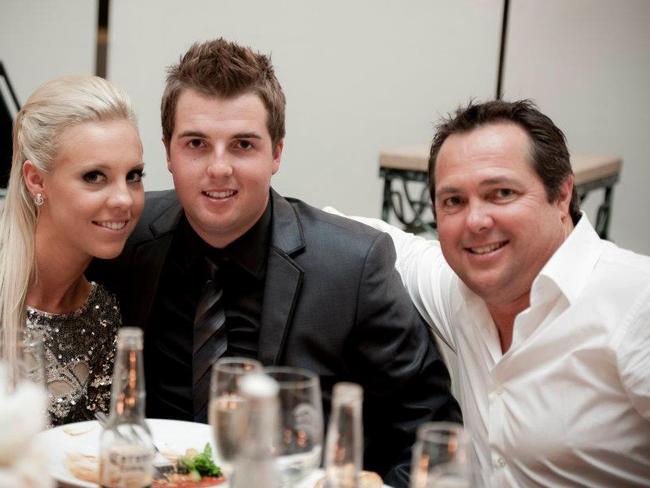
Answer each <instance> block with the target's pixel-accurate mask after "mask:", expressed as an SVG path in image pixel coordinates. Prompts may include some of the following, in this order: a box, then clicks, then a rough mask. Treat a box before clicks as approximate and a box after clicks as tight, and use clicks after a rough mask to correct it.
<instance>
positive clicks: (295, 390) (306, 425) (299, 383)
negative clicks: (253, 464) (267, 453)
mask: <svg viewBox="0 0 650 488" xmlns="http://www.w3.org/2000/svg"><path fill="white" fill-rule="evenodd" d="M264 372H265V373H266V374H267V375H269V376H270V377H271V378H273V379H274V380H275V381H277V383H278V386H279V392H278V399H279V402H280V439H279V444H278V446H277V449H276V453H277V456H278V458H277V459H278V467H279V470H280V472H281V478H282V480H281V485H282V486H283V487H291V486H294V485H295V484H296V483H298V482H299V481H301V480H303V479H304V478H305V477H306V476H308V475H309V474H310V473H311V472H312V471H314V470H315V469H316V468H317V467H318V466H319V464H320V460H321V452H322V449H323V406H322V402H321V391H320V381H319V379H318V376H317V375H316V374H315V373H312V372H311V371H308V370H306V369H300V368H292V367H287V366H273V367H268V368H265V369H264Z"/></svg>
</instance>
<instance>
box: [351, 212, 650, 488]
mask: <svg viewBox="0 0 650 488" xmlns="http://www.w3.org/2000/svg"><path fill="white" fill-rule="evenodd" d="M358 220H360V221H362V222H365V223H367V224H369V225H372V226H373V227H375V228H378V229H380V230H384V231H386V232H388V233H389V234H390V235H391V236H392V237H393V241H394V243H395V247H396V249H397V263H396V266H397V268H398V270H399V272H400V273H401V275H402V279H403V281H404V284H405V285H406V287H407V288H408V290H409V293H410V295H411V298H412V299H413V301H414V303H415V305H416V306H417V308H418V310H419V311H420V313H421V314H422V315H423V316H424V317H425V318H426V320H427V321H428V322H429V324H430V326H431V327H432V328H433V329H434V332H435V333H436V334H438V335H440V336H441V338H442V339H443V340H444V341H446V342H448V343H449V344H450V346H451V347H452V348H454V349H455V350H456V351H457V354H458V357H457V358H456V359H457V364H452V365H451V368H452V369H456V368H457V370H455V371H452V377H453V378H454V381H456V382H457V384H456V385H455V391H456V392H457V394H458V396H459V398H458V399H459V402H460V404H461V408H462V411H463V415H464V422H465V426H466V427H467V429H468V430H469V431H470V434H471V436H472V438H473V443H474V446H475V449H476V454H477V457H478V462H479V465H480V468H481V472H482V474H483V477H484V479H485V484H486V485H490V486H494V487H505V486H517V487H519V486H553V487H555V486H589V487H597V486H600V487H624V486H625V487H627V486H650V258H649V257H646V256H641V255H638V254H634V253H632V252H630V251H626V250H623V249H620V248H618V247H616V246H615V245H614V244H612V243H611V242H608V241H603V240H601V239H600V238H599V237H598V235H597V234H596V232H595V231H594V229H593V227H592V226H591V224H590V223H589V221H588V219H587V217H586V215H584V214H583V216H582V218H581V219H580V222H579V223H578V225H577V226H576V227H575V229H574V230H573V231H572V232H571V234H570V235H569V237H568V238H567V240H566V241H565V242H564V243H563V244H562V246H561V247H560V248H559V249H558V250H557V251H556V252H555V254H554V255H553V256H552V258H551V259H550V260H549V261H548V262H547V263H546V265H545V266H544V268H543V269H542V271H541V272H540V273H539V275H538V276H537V277H536V278H535V280H534V282H533V285H532V288H531V296H530V307H529V308H528V309H526V310H524V311H523V312H521V313H519V314H518V315H517V317H516V318H515V322H514V332H513V339H512V345H511V347H510V349H509V350H508V351H507V352H506V353H505V354H503V353H502V352H501V347H500V343H499V335H498V332H497V328H496V326H495V324H494V322H493V320H492V318H491V316H490V314H489V313H488V310H487V308H486V305H485V303H484V301H483V300H482V299H481V298H479V297H478V296H477V295H476V294H474V293H473V292H472V291H470V290H469V289H468V288H467V287H466V286H465V285H464V283H463V282H462V281H461V280H460V279H459V278H458V276H456V274H455V273H454V272H453V271H452V270H451V268H450V267H449V265H448V264H447V263H446V261H445V259H444V258H443V256H442V253H441V250H440V245H439V244H438V242H437V241H432V240H427V239H424V238H421V237H416V236H413V235H411V234H407V233H405V232H402V231H401V230H399V229H396V228H394V227H391V226H389V225H388V224H386V223H384V222H382V221H380V220H376V219H361V218H360V219H358ZM453 362H454V361H453V360H452V363H453Z"/></svg>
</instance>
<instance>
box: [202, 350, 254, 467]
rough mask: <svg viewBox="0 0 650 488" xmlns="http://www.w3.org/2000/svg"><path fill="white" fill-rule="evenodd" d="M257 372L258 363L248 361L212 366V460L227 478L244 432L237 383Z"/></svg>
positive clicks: (227, 361) (224, 361)
mask: <svg viewBox="0 0 650 488" xmlns="http://www.w3.org/2000/svg"><path fill="white" fill-rule="evenodd" d="M261 371H262V363H260V362H259V361H256V360H254V359H248V358H238V357H229V358H221V359H219V360H218V361H217V362H216V363H215V364H214V365H213V366H212V378H211V382H210V408H209V419H210V425H211V426H212V431H213V432H214V440H215V446H216V453H215V457H216V461H217V464H218V465H219V466H220V467H221V469H222V470H223V472H224V474H225V475H226V476H228V477H229V476H230V475H231V474H232V470H233V463H234V461H235V457H236V456H237V453H238V451H239V447H240V443H241V439H242V435H243V433H244V432H245V429H246V418H245V417H246V413H245V410H244V408H243V407H244V399H243V397H242V396H241V395H240V393H239V382H240V381H241V379H242V378H243V377H244V376H245V375H247V374H250V373H254V372H261Z"/></svg>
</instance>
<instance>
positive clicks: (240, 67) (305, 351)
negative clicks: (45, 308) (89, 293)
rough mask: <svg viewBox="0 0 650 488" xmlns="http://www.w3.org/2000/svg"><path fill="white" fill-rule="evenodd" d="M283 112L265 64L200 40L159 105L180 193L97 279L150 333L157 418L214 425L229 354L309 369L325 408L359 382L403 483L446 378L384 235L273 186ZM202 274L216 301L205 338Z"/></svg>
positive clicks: (369, 427)
mask: <svg viewBox="0 0 650 488" xmlns="http://www.w3.org/2000/svg"><path fill="white" fill-rule="evenodd" d="M284 108H285V99H284V94H283V93H282V89H281V87H280V85H279V83H278V81H277V79H276V77H275V75H274V72H273V68H272V66H271V63H270V61H269V59H268V58H267V57H266V56H262V55H260V54H256V53H254V52H253V51H251V50H250V49H248V48H244V47H241V46H238V45H236V44H233V43H230V42H227V41H225V40H222V39H219V40H216V41H210V42H205V43H202V44H195V45H194V46H192V47H191V48H190V50H189V51H188V52H187V53H186V54H185V55H184V56H183V57H182V59H181V61H180V63H179V64H178V65H175V66H173V67H172V68H171V69H170V71H169V75H168V78H167V86H166V89H165V93H164V95H163V100H162V125H163V142H164V144H165V148H166V150H167V159H168V161H167V164H168V168H169V171H170V172H171V173H172V175H173V178H174V186H175V192H174V191H166V192H157V193H152V194H148V195H147V199H146V205H145V211H144V214H143V218H142V219H141V221H140V224H139V226H138V228H137V229H136V231H135V232H134V234H133V236H132V237H131V239H130V240H129V242H128V244H127V248H126V250H125V252H124V253H123V255H122V256H121V258H120V259H119V260H118V261H117V262H113V263H110V266H109V267H104V270H103V271H104V273H103V276H100V275H98V278H99V279H101V280H103V281H102V282H104V283H107V284H108V285H111V286H112V287H113V289H115V290H116V291H117V292H118V293H119V295H120V299H121V303H122V309H123V313H124V323H125V324H127V325H137V326H141V327H144V328H145V370H146V384H147V407H148V408H147V412H148V415H149V416H155V417H163V418H178V419H189V420H197V421H205V419H206V408H207V401H208V384H209V376H210V374H209V373H210V365H211V364H213V363H214V362H215V361H216V360H217V359H218V358H219V357H220V356H221V355H222V354H226V355H230V356H247V357H253V358H257V359H259V360H261V361H262V362H263V363H264V364H267V365H271V364H282V365H290V366H297V367H303V368H307V369H310V370H312V371H315V372H316V373H318V374H319V375H320V378H321V385H322V387H323V396H324V401H325V411H326V413H327V412H328V411H329V402H330V399H331V389H332V386H333V384H334V383H336V382H338V381H353V382H357V383H360V384H361V385H363V387H364V390H365V391H364V405H365V410H364V432H365V435H366V452H365V467H366V469H371V470H375V471H378V472H380V473H381V474H382V475H384V476H385V481H386V482H387V483H389V484H391V485H393V486H395V487H398V486H404V487H406V486H408V471H409V453H410V446H411V445H412V443H413V442H414V433H415V429H416V427H417V426H418V425H419V424H420V423H422V422H424V421H427V420H458V418H459V416H458V411H457V405H456V404H455V401H454V400H453V398H452V397H451V396H450V392H449V377H448V373H447V370H446V368H445V366H444V363H443V362H442V361H441V359H440V357H439V356H438V353H437V352H436V350H435V348H434V347H433V346H432V344H431V341H430V338H429V336H428V330H427V327H426V324H425V323H424V322H423V321H421V319H420V317H419V315H418V313H417V311H416V310H415V309H414V307H413V306H412V303H411V302H410V299H409V297H408V294H407V293H406V291H405V290H404V288H403V285H402V284H401V282H400V279H399V275H398V274H397V272H396V271H395V269H394V259H395V254H394V248H393V246H392V244H391V242H390V238H388V237H387V236H385V235H384V234H382V233H380V232H377V231H375V230H373V229H370V228H368V227H366V226H363V225H360V224H357V223H354V222H350V221H348V220H346V219H341V218H339V217H334V216H331V215H329V214H326V213H323V212H321V211H319V210H317V209H314V208H312V207H310V206H308V205H306V204H305V203H303V202H301V201H298V200H292V199H285V198H283V197H281V196H280V195H278V194H277V193H275V192H274V191H273V190H272V189H271V187H270V182H271V177H272V176H273V174H275V173H276V172H277V171H278V169H279V166H280V158H281V155H282V149H283V146H284ZM206 261H207V262H206ZM215 268H216V269H217V272H216V274H211V270H213V269H215ZM208 280H210V283H217V286H216V288H218V290H217V291H218V293H220V294H221V296H220V297H219V298H218V300H217V302H218V303H220V304H221V305H220V311H215V312H214V313H213V317H212V320H209V321H208V322H210V324H211V325H210V327H211V328H210V329H208V332H207V333H206V332H205V329H203V328H202V327H203V325H201V324H202V323H203V321H202V320H201V319H200V318H199V315H202V313H201V312H198V311H197V309H198V310H201V309H202V308H203V307H202V303H203V297H204V289H205V288H206V281H208ZM217 308H219V307H217ZM224 312H225V326H224V327H222V325H223V321H221V318H222V317H223V313H224ZM220 317H221V318H220ZM204 339H205V341H204ZM206 351H207V352H206Z"/></svg>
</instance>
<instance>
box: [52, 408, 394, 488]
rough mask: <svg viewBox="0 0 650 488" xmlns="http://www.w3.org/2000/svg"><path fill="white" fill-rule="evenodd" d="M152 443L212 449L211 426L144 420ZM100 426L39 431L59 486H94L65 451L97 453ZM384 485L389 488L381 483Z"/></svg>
mask: <svg viewBox="0 0 650 488" xmlns="http://www.w3.org/2000/svg"><path fill="white" fill-rule="evenodd" d="M147 424H148V425H149V428H150V430H151V434H152V436H153V440H154V443H155V444H156V446H158V449H160V450H161V451H162V452H166V451H172V452H175V453H178V454H183V453H184V452H185V450H186V449H188V448H190V447H192V448H194V449H196V450H198V451H202V450H203V447H204V446H205V443H206V442H209V443H210V445H211V446H212V451H213V452H216V450H215V447H214V441H213V439H212V428H211V427H210V426H209V425H208V424H199V423H194V422H183V421H180V420H161V419H147ZM101 430H102V429H101V427H100V426H99V424H98V423H97V422H96V421H95V420H91V421H88V422H78V423H75V424H68V425H63V426H61V427H55V428H53V429H49V430H46V431H45V432H42V433H40V434H39V438H40V439H41V441H42V442H44V443H47V446H48V452H49V453H50V459H49V467H48V471H49V473H50V475H51V476H52V478H54V479H55V480H56V481H57V482H59V483H60V484H61V485H62V486H63V487H65V488H67V487H71V488H97V487H98V485H96V484H95V483H89V482H87V481H83V480H80V479H78V478H75V477H74V476H73V475H72V473H70V472H69V471H68V470H67V469H66V467H65V459H66V456H67V455H68V454H72V453H77V454H86V455H90V456H97V455H98V454H99V434H100V433H101ZM322 476H323V471H322V470H320V469H319V470H316V471H315V472H314V473H311V474H310V475H309V476H307V477H306V478H305V480H304V481H302V482H301V483H300V484H299V486H298V488H312V487H313V486H314V485H315V484H316V482H317V481H318V480H319V479H320V478H321V477H322ZM384 487H385V488H389V487H388V486H387V485H384ZM218 488H228V483H222V484H220V485H218Z"/></svg>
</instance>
